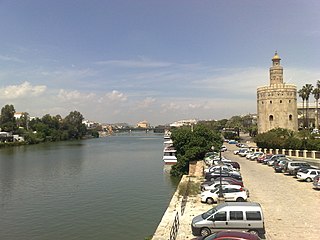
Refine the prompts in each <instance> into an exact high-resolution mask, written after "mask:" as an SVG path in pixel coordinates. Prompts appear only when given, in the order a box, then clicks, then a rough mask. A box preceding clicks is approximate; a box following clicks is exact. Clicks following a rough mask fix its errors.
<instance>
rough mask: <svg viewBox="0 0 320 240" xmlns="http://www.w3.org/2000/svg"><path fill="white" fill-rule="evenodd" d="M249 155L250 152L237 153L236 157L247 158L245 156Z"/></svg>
mask: <svg viewBox="0 0 320 240" xmlns="http://www.w3.org/2000/svg"><path fill="white" fill-rule="evenodd" d="M249 153H251V151H250V150H244V151H241V152H240V151H239V153H238V155H239V156H240V157H245V156H247V154H249Z"/></svg>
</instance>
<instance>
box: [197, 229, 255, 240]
mask: <svg viewBox="0 0 320 240" xmlns="http://www.w3.org/2000/svg"><path fill="white" fill-rule="evenodd" d="M226 239H227V240H260V239H261V238H259V236H257V235H254V234H252V233H247V232H238V231H221V232H216V233H213V234H211V235H209V236H204V237H197V238H193V239H192V240H226Z"/></svg>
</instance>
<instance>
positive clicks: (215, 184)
mask: <svg viewBox="0 0 320 240" xmlns="http://www.w3.org/2000/svg"><path fill="white" fill-rule="evenodd" d="M221 185H233V184H232V183H231V182H229V181H222V180H221ZM219 186H220V181H213V182H210V183H208V184H204V185H201V186H200V189H201V191H208V190H213V189H215V188H218V187H219Z"/></svg>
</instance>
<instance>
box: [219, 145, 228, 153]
mask: <svg viewBox="0 0 320 240" xmlns="http://www.w3.org/2000/svg"><path fill="white" fill-rule="evenodd" d="M227 150H228V149H227V147H226V146H225V145H222V147H221V149H220V151H221V152H225V151H227Z"/></svg>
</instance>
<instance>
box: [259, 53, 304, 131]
mask: <svg viewBox="0 0 320 240" xmlns="http://www.w3.org/2000/svg"><path fill="white" fill-rule="evenodd" d="M280 60H281V58H280V57H279V55H278V54H277V52H276V53H275V55H274V57H273V58H272V66H271V67H270V85H269V86H263V87H258V89H257V114H258V133H263V132H267V131H269V130H271V129H273V128H278V127H279V128H286V129H291V130H294V131H297V130H298V111H297V87H296V85H293V84H286V83H284V82H283V67H282V66H281V65H280Z"/></svg>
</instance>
